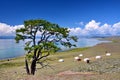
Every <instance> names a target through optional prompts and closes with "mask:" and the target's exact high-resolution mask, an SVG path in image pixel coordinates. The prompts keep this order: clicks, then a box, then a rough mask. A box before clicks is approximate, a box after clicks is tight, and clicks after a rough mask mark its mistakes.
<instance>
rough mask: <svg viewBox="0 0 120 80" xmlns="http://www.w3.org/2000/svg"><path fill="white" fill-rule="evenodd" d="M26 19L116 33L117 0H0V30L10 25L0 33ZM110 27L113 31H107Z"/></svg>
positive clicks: (119, 20) (76, 29) (119, 1)
mask: <svg viewBox="0 0 120 80" xmlns="http://www.w3.org/2000/svg"><path fill="white" fill-rule="evenodd" d="M28 19H46V20H48V21H50V22H53V23H57V24H59V25H61V26H65V27H68V28H70V30H71V31H74V32H75V34H78V33H79V32H81V33H82V34H84V35H86V34H87V35H88V34H89V33H91V32H92V33H94V32H95V33H96V35H108V34H109V35H119V34H120V31H119V30H117V29H120V0H0V29H1V30H0V32H4V30H5V29H6V28H10V29H11V31H8V32H4V34H0V36H1V35H7V34H8V33H9V32H11V35H12V34H14V30H15V29H16V28H17V27H20V26H22V25H23V22H24V20H28ZM88 24H89V25H88ZM105 24H106V25H105ZM114 25H115V28H114ZM116 25H117V26H116ZM106 26H107V27H106ZM11 27H12V28H11ZM13 27H14V28H13ZM12 29H13V30H12ZM98 29H99V30H103V29H104V30H103V31H102V32H100V31H98ZM107 29H108V30H109V32H107V33H106V30H107ZM111 29H114V30H111ZM86 31H87V33H86ZM96 31H97V32H96ZM111 31H114V33H113V34H110V32H111ZM116 31H117V33H116ZM101 33H102V34H101ZM91 35H92V34H91Z"/></svg>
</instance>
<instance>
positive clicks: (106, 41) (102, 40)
mask: <svg viewBox="0 0 120 80" xmlns="http://www.w3.org/2000/svg"><path fill="white" fill-rule="evenodd" d="M91 39H92V38H91ZM93 39H97V40H99V41H100V43H99V42H98V43H97V44H95V45H93V46H86V47H75V48H70V49H65V50H61V51H58V52H67V51H71V50H74V49H83V48H91V47H94V46H96V45H99V44H103V43H110V42H112V41H111V40H106V38H93ZM24 56H25V54H24V55H21V56H16V57H11V58H4V59H0V61H4V60H8V61H9V60H11V59H16V58H19V57H24Z"/></svg>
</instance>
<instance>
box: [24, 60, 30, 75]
mask: <svg viewBox="0 0 120 80" xmlns="http://www.w3.org/2000/svg"><path fill="white" fill-rule="evenodd" d="M25 68H26V72H27V74H28V75H30V70H29V66H28V61H27V59H25Z"/></svg>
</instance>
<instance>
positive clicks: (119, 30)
mask: <svg viewBox="0 0 120 80" xmlns="http://www.w3.org/2000/svg"><path fill="white" fill-rule="evenodd" d="M100 24H101V23H100V22H96V21H95V20H91V21H90V22H88V23H87V24H86V25H85V26H84V28H83V29H81V28H80V27H77V28H70V31H71V32H70V34H71V35H77V36H117V35H120V22H118V23H115V24H113V25H109V24H107V23H105V24H103V25H100Z"/></svg>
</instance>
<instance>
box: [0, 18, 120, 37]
mask: <svg viewBox="0 0 120 80" xmlns="http://www.w3.org/2000/svg"><path fill="white" fill-rule="evenodd" d="M81 24H83V22H81ZM21 27H23V25H16V26H10V25H7V24H5V23H0V36H15V30H16V29H18V28H21ZM69 30H70V34H71V35H76V36H106V35H107V36H113V35H114V36H117V35H120V22H118V23H115V24H113V25H110V24H107V23H105V24H103V25H101V22H96V21H95V20H91V21H90V22H88V23H87V24H85V25H84V28H80V27H75V28H69ZM40 34H41V33H38V34H37V35H40Z"/></svg>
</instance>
